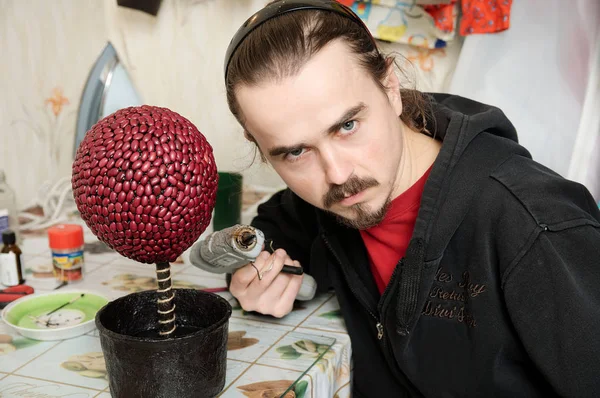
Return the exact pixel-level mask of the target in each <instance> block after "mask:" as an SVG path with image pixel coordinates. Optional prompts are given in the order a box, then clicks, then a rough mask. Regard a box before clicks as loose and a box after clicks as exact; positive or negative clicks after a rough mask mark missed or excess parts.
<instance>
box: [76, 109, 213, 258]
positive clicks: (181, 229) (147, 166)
mask: <svg viewBox="0 0 600 398" xmlns="http://www.w3.org/2000/svg"><path fill="white" fill-rule="evenodd" d="M71 182H72V186H73V196H74V198H75V202H76V204H77V208H78V210H79V212H80V213H81V217H82V218H83V220H84V221H85V222H86V224H87V225H88V227H89V228H90V229H91V230H92V232H93V233H94V234H95V235H96V236H97V237H98V239H100V240H101V241H102V242H104V243H106V244H107V245H108V246H110V247H111V248H112V249H114V250H116V251H117V252H119V253H120V254H122V255H123V256H125V257H128V258H131V259H133V260H135V261H139V262H141V263H156V262H162V261H168V262H173V261H175V260H176V259H177V257H179V256H180V255H181V253H183V252H184V251H185V250H186V249H187V248H188V247H190V246H191V245H192V244H193V243H194V242H195V241H196V240H197V239H198V238H199V237H200V235H201V234H202V232H204V230H205V229H206V227H207V226H208V224H209V223H210V217H211V214H212V210H213V208H214V206H215V196H216V190H217V182H218V174H217V168H216V165H215V160H214V157H213V152H212V147H211V146H210V144H209V143H208V141H206V138H205V137H204V136H203V135H202V134H201V133H200V132H199V131H198V129H197V128H196V127H195V126H194V125H193V124H192V123H191V122H190V121H189V120H187V119H186V118H184V117H182V116H181V115H179V114H177V113H175V112H173V111H171V110H169V109H166V108H159V107H154V106H147V105H145V106H141V107H130V108H125V109H121V110H119V111H117V112H115V113H113V114H112V115H110V116H107V117H105V118H104V119H102V120H100V121H99V122H98V123H96V124H95V125H94V126H93V127H92V128H91V129H90V130H89V131H88V132H87V134H86V136H85V138H84V139H83V141H82V142H81V144H80V146H79V148H78V150H77V154H76V156H75V161H74V163H73V177H72V180H71Z"/></svg>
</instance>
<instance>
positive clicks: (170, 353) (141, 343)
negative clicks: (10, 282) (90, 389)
mask: <svg viewBox="0 0 600 398" xmlns="http://www.w3.org/2000/svg"><path fill="white" fill-rule="evenodd" d="M174 291H175V299H174V300H175V306H176V307H175V314H176V317H177V318H176V319H177V320H176V324H177V329H176V331H175V333H174V334H173V335H172V336H170V337H168V338H164V337H160V336H159V333H158V314H157V307H156V300H157V293H156V291H153V290H151V291H145V292H139V293H133V294H129V295H127V296H124V297H121V298H119V299H117V300H114V301H112V302H110V303H108V304H107V305H106V306H104V307H103V308H102V309H101V310H100V311H99V312H98V313H97V315H96V326H97V327H98V331H99V333H100V343H101V345H102V352H103V353H104V359H105V361H106V370H107V372H108V378H109V385H110V392H111V394H112V396H113V397H115V398H136V397H143V398H147V397H156V398H162V397H169V398H170V397H177V398H186V397H194V398H197V397H214V396H216V395H217V394H219V393H220V392H221V391H222V390H223V387H224V386H225V369H226V366H227V363H226V361H227V335H228V326H229V318H230V316H231V305H230V304H229V303H228V302H227V300H225V299H223V298H222V297H220V296H218V295H216V294H214V293H207V292H202V291H199V290H194V289H174Z"/></svg>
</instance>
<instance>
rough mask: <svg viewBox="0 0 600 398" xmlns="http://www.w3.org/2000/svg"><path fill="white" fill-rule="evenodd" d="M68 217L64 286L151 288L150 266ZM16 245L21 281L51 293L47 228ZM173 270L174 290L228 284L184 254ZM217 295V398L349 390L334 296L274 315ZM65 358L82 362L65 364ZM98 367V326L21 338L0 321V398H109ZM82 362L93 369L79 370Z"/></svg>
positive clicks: (345, 343)
mask: <svg viewBox="0 0 600 398" xmlns="http://www.w3.org/2000/svg"><path fill="white" fill-rule="evenodd" d="M71 222H72V223H78V224H81V225H83V226H84V231H85V242H86V250H85V255H84V261H85V273H84V278H83V280H81V281H79V282H76V283H73V284H70V285H67V287H66V288H74V289H85V290H91V291H94V292H98V293H100V294H103V295H105V296H106V297H108V298H109V299H110V300H112V299H115V298H117V297H120V296H123V295H126V294H129V293H133V292H136V291H140V290H148V289H155V288H156V279H155V272H154V268H153V267H152V266H149V265H147V264H141V263H137V262H134V261H132V260H130V259H127V258H125V257H122V256H120V255H119V254H118V253H116V252H113V251H110V250H109V249H108V248H106V247H105V246H104V245H103V244H102V243H101V242H99V241H98V240H97V239H96V237H95V236H94V235H93V234H92V233H91V232H90V231H89V229H88V228H87V227H86V226H85V224H84V223H83V222H82V221H81V220H80V219H77V218H74V219H73V220H72V221H71ZM21 248H22V250H23V253H24V254H23V262H24V267H25V273H26V275H25V277H26V284H28V285H30V286H32V287H34V289H35V290H36V293H43V292H49V291H52V289H53V288H54V287H55V284H54V282H53V279H52V278H44V276H47V275H44V274H45V273H49V272H51V270H52V259H51V254H50V250H49V248H48V240H47V236H46V234H45V231H39V232H38V233H37V234H32V235H29V236H26V237H25V239H24V241H23V244H22V246H21ZM171 270H172V273H173V282H174V287H180V288H198V289H201V288H218V287H224V286H226V285H225V280H224V277H223V276H222V275H217V274H210V273H207V272H205V271H202V270H200V269H198V268H196V267H194V266H192V265H189V264H187V261H185V256H182V258H180V260H178V262H175V263H173V264H172V268H171ZM34 271H35V272H36V274H35V275H36V277H34V274H33V272H34ZM0 286H1V285H0ZM217 294H219V295H221V296H222V297H224V298H225V299H227V300H228V301H229V302H230V303H231V305H232V307H233V314H232V316H231V319H230V323H229V343H228V351H227V377H226V383H225V388H224V390H223V392H222V393H221V395H220V396H221V397H263V396H269V397H275V396H280V395H281V394H282V393H283V392H284V391H286V390H287V389H288V387H290V386H291V385H292V384H293V383H294V382H296V384H295V385H294V387H293V389H292V391H294V394H288V395H286V396H288V397H292V396H295V397H297V398H302V397H305V398H309V397H311V398H313V397H318V398H322V397H339V398H342V397H349V396H350V395H351V394H350V379H351V374H352V372H351V367H352V364H351V346H350V340H349V337H348V335H347V333H346V329H345V326H344V323H343V320H342V318H341V316H340V313H339V304H338V302H337V300H336V297H335V295H333V294H322V295H318V296H317V297H315V298H314V299H313V300H311V301H308V302H297V305H296V307H295V308H294V310H293V311H292V312H291V313H290V314H288V315H287V316H285V317H284V318H281V319H276V318H273V317H269V316H262V315H256V314H248V313H245V312H244V311H243V310H242V309H241V308H240V306H239V304H238V303H237V301H236V299H235V298H233V296H232V295H231V294H230V293H229V292H220V293H217ZM7 341H8V342H7ZM332 341H335V342H334V343H333V345H332V346H331V348H330V349H329V350H328V351H327V352H326V353H325V355H324V356H323V357H322V358H321V359H319V360H318V361H317V362H316V363H315V360H316V359H318V356H319V353H318V352H317V350H318V348H319V347H318V344H325V345H329V344H330V342H332ZM66 362H79V363H80V365H81V364H82V363H83V366H79V365H78V366H73V364H71V366H68V365H65V363H66ZM313 363H314V365H313ZM103 364H104V363H103V358H102V350H101V347H100V339H99V338H98V331H97V330H96V329H94V330H93V331H91V332H89V333H87V334H85V335H82V336H79V337H75V338H72V339H67V340H61V341H35V340H30V339H27V338H25V337H22V336H20V335H19V334H18V333H16V332H15V331H14V330H13V329H11V328H10V327H9V326H8V325H7V324H6V323H5V322H4V321H2V320H1V319H0V396H1V397H45V398H47V397H62V396H69V397H81V398H83V397H90V398H91V397H99V398H107V397H110V392H109V388H108V381H107V377H106V371H105V368H104V366H103ZM311 365H313V366H311ZM85 366H87V367H89V368H91V369H82V368H83V367H85ZM307 369H308V371H307ZM305 372H306V373H305ZM304 373H305V374H304Z"/></svg>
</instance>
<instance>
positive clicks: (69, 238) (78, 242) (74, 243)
mask: <svg viewBox="0 0 600 398" xmlns="http://www.w3.org/2000/svg"><path fill="white" fill-rule="evenodd" d="M48 241H49V243H50V248H51V249H74V248H77V247H81V246H83V228H82V227H81V225H77V224H59V225H55V226H53V227H50V228H48Z"/></svg>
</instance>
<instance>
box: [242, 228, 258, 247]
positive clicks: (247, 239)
mask: <svg viewBox="0 0 600 398" xmlns="http://www.w3.org/2000/svg"><path fill="white" fill-rule="evenodd" d="M238 238H239V239H238V242H239V243H240V244H241V245H242V246H243V247H245V248H248V247H251V246H253V245H254V243H256V235H255V234H253V233H252V232H250V231H243V232H242V233H241V234H240V235H239V237H238Z"/></svg>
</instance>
